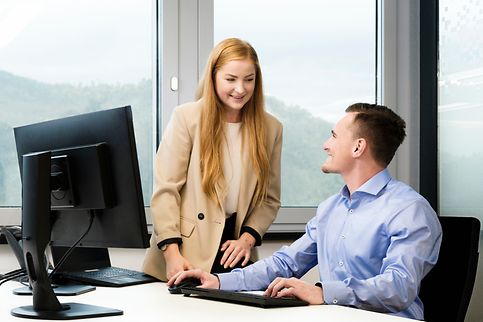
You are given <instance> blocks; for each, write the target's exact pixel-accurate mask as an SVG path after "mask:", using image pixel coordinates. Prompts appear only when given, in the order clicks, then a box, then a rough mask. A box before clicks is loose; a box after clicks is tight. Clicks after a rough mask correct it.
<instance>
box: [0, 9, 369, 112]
mask: <svg viewBox="0 0 483 322" xmlns="http://www.w3.org/2000/svg"><path fill="white" fill-rule="evenodd" d="M152 2H153V1H152V0H102V1H98V0H83V1H73V0H0V70H6V71H8V72H11V73H14V74H16V75H19V76H24V77H29V78H32V79H35V80H39V81H43V82H48V83H71V84H92V83H110V84H116V83H136V82H138V81H139V80H141V79H143V78H151V77H152V73H153V61H152V60H153V58H152V48H153V42H152V38H153V34H152V30H153V15H152ZM374 3H375V1H374V0H339V1H332V0H297V1H287V0H263V1H260V0H244V1H233V0H214V4H215V13H214V15H215V22H214V25H215V31H214V38H215V42H218V41H219V40H221V39H223V38H226V37H231V36H235V37H240V38H243V39H246V40H248V41H249V42H250V43H251V44H252V45H253V46H254V47H255V49H256V50H257V52H258V54H259V57H260V62H261V65H262V72H263V75H264V85H265V92H266V94H268V95H271V96H275V97H277V98H278V99H281V100H282V101H284V102H285V103H286V104H289V105H298V106H300V107H302V108H305V109H307V110H309V111H311V112H312V113H313V114H314V115H318V116H321V117H323V118H325V119H328V120H330V121H334V122H335V121H336V120H337V119H339V117H340V115H342V114H343V109H344V108H345V107H346V106H347V105H349V104H351V103H354V102H357V101H366V102H373V101H374V92H375V90H374V86H375V75H374V71H375V67H374V60H375V56H374V55H375V50H374V48H375V39H374V33H375V31H374V30H375V5H374ZM168 14H169V13H168ZM120 66H122V68H120Z"/></svg>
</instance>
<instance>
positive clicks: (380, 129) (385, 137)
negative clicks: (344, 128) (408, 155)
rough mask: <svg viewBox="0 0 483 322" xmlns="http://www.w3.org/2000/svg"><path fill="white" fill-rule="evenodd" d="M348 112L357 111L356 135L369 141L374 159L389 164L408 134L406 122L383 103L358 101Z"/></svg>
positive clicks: (385, 164) (355, 120) (355, 121)
mask: <svg viewBox="0 0 483 322" xmlns="http://www.w3.org/2000/svg"><path fill="white" fill-rule="evenodd" d="M345 111H346V112H348V113H349V112H350V113H356V115H355V118H354V124H355V126H356V129H355V131H354V135H355V136H356V137H358V138H364V139H366V141H367V142H368V145H369V148H370V150H371V152H372V155H373V157H374V159H376V161H377V162H379V163H381V165H383V166H387V165H388V164H389V163H390V162H391V160H392V158H393V157H394V154H395V153H396V150H397V149H398V147H399V146H400V145H401V143H402V142H403V141H404V137H405V136H406V131H405V129H406V122H404V120H403V119H402V118H401V117H400V116H399V115H397V114H396V113H394V112H393V111H392V110H391V109H390V108H388V107H386V106H383V105H376V104H367V103H356V104H352V105H351V106H349V107H348V108H347V109H346V110H345Z"/></svg>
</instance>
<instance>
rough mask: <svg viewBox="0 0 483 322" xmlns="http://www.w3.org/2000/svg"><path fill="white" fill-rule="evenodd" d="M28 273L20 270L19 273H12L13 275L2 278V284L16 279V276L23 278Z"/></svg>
mask: <svg viewBox="0 0 483 322" xmlns="http://www.w3.org/2000/svg"><path fill="white" fill-rule="evenodd" d="M26 275H27V273H26V272H25V271H22V272H19V273H17V274H16V275H12V276H10V277H7V278H4V279H2V280H1V281H0V285H2V284H3V283H5V282H8V281H11V280H14V279H16V278H22V277H24V276H26Z"/></svg>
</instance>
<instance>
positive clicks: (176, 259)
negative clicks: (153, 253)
mask: <svg viewBox="0 0 483 322" xmlns="http://www.w3.org/2000/svg"><path fill="white" fill-rule="evenodd" d="M163 255H164V259H165V261H166V277H167V278H168V279H171V278H172V277H173V276H174V275H176V274H177V273H179V272H182V271H186V270H188V269H192V268H193V266H192V265H191V264H190V262H189V261H188V260H187V259H186V258H184V257H183V256H182V255H181V253H180V252H179V247H178V244H176V243H174V244H169V245H168V247H167V248H166V250H165V251H163Z"/></svg>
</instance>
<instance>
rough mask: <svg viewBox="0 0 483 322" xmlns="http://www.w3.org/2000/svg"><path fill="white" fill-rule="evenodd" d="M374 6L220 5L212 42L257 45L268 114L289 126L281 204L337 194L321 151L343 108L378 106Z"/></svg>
mask: <svg viewBox="0 0 483 322" xmlns="http://www.w3.org/2000/svg"><path fill="white" fill-rule="evenodd" d="M375 5H376V4H375V1H374V0H344V1H329V0H324V1H311V0H298V1H284V0H263V1H258V0H245V1H243V5H239V6H236V8H234V5H233V1H230V0H215V22H214V23H215V28H214V29H215V31H214V40H215V43H218V42H219V41H220V40H222V39H224V38H227V37H238V38H242V39H245V40H247V41H248V42H250V43H251V44H252V45H253V47H255V49H256V51H257V53H258V55H259V59H260V64H261V67H262V72H263V78H264V79H263V81H264V87H265V95H266V105H267V110H268V111H269V112H271V113H272V114H274V115H275V116H277V117H278V119H279V120H280V121H282V123H283V124H284V143H283V151H282V204H283V206H316V205H317V204H318V203H319V202H320V201H321V200H323V199H325V198H326V197H328V196H330V195H332V194H334V193H335V192H337V191H338V190H339V189H340V187H341V185H342V181H341V179H340V177H339V176H338V175H324V174H322V173H321V171H320V166H321V164H322V163H323V161H324V160H325V158H326V155H325V152H324V151H323V149H322V145H323V143H324V142H325V140H326V139H327V138H328V137H329V135H330V130H331V129H332V127H333V125H334V123H335V122H336V121H337V120H338V119H339V118H340V117H342V116H343V114H344V110H345V108H346V107H347V106H348V105H350V104H352V103H355V102H368V103H374V102H375V33H376V30H375V21H376V20H375V19H376V18H375V13H376V8H375Z"/></svg>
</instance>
